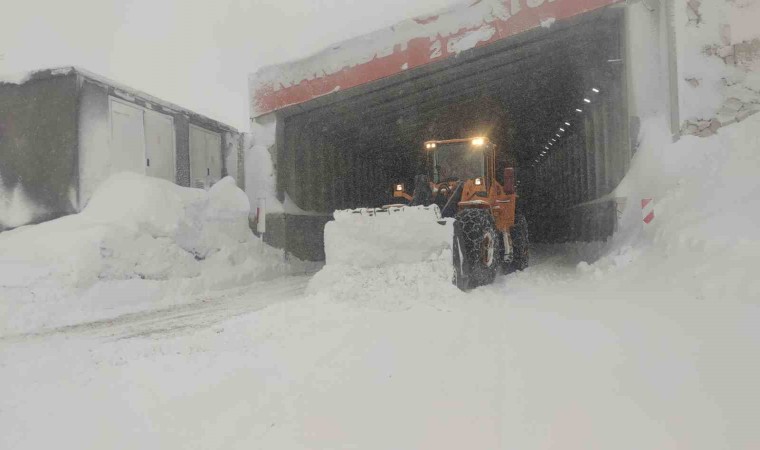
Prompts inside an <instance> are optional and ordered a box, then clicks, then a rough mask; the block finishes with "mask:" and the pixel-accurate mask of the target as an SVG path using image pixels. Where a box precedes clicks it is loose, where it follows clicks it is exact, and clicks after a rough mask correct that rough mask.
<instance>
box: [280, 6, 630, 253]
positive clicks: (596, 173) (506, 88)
mask: <svg viewBox="0 0 760 450" xmlns="http://www.w3.org/2000/svg"><path fill="white" fill-rule="evenodd" d="M624 19H625V8H619V7H612V8H605V9H602V10H598V11H595V12H592V13H587V14H585V15H583V16H580V17H577V18H574V19H570V20H566V21H563V22H560V23H557V24H555V25H554V26H552V27H551V29H550V30H547V29H538V30H533V31H530V32H527V33H523V34H522V35H519V36H515V37H513V38H510V39H507V40H504V41H501V42H497V43H494V44H490V45H488V46H486V47H481V48H475V49H471V50H468V51H466V52H463V53H462V54H460V55H459V56H458V57H457V58H454V59H452V60H448V61H442V62H439V63H434V64H430V65H428V66H424V67H421V68H418V69H415V70H411V71H406V72H404V73H402V74H399V75H397V76H393V77H388V78H385V79H383V80H379V81H377V82H373V83H370V84H369V85H367V86H361V87H358V88H353V89H349V90H346V91H343V92H338V93H335V94H332V95H327V96H324V97H321V98H318V99H315V100H312V101H309V102H307V103H305V104H301V105H297V106H292V107H288V108H285V109H282V110H279V111H277V112H275V113H273V114H271V115H270V116H267V117H271V116H274V117H275V119H276V139H275V143H274V145H273V147H272V148H271V152H272V154H273V159H274V161H275V168H276V174H277V175H276V179H277V180H276V183H277V194H278V197H279V200H280V201H284V199H285V195H286V194H287V196H288V197H289V199H291V200H292V201H293V202H294V203H295V204H296V205H297V206H298V207H300V208H301V209H303V210H306V211H312V212H316V213H318V214H321V215H312V216H298V215H292V214H276V215H274V216H270V217H269V218H268V224H267V225H268V229H269V230H272V231H270V232H269V233H267V234H268V236H267V237H266V238H267V240H268V241H269V242H270V243H271V244H274V245H277V246H279V247H283V248H286V249H287V250H288V251H289V252H291V253H293V254H294V255H295V256H297V257H300V258H305V259H322V258H324V254H323V253H322V252H323V250H322V241H321V239H322V232H323V226H324V223H326V222H327V221H328V220H329V219H330V215H331V213H332V212H333V211H334V210H336V209H344V208H354V207H366V206H381V205H382V204H386V203H388V201H389V200H390V192H391V191H390V189H391V186H392V184H393V183H396V182H398V181H403V182H405V183H407V185H411V181H412V179H413V177H414V175H415V174H417V173H424V172H425V162H426V161H425V157H426V155H425V154H424V152H423V150H422V145H421V144H422V143H423V142H424V141H425V140H426V139H433V138H439V139H446V138H456V137H462V136H472V135H478V134H486V135H488V136H489V137H491V138H492V139H493V140H494V141H495V142H496V143H497V145H498V146H499V147H500V148H501V149H503V150H504V152H503V153H502V158H501V160H500V161H499V171H497V173H500V172H501V168H503V167H505V166H507V165H509V166H514V167H516V168H517V176H518V181H519V182H520V187H519V194H520V195H521V197H522V202H521V206H520V209H521V210H522V212H523V213H524V214H526V215H527V216H528V218H529V222H530V226H531V231H532V237H533V240H535V241H541V242H563V241H567V240H595V239H603V238H605V237H607V236H609V235H610V234H611V233H612V232H613V231H614V228H615V205H614V201H611V200H609V199H605V196H606V195H607V194H609V193H610V192H611V191H612V189H614V187H615V186H616V185H617V183H618V182H619V181H620V180H621V179H622V177H623V176H624V174H625V172H626V171H627V168H628V164H629V161H630V158H631V138H630V132H629V126H630V124H631V121H629V111H628V86H627V78H626V70H627V67H626V60H627V57H626V43H625V25H624V24H625V20H624ZM592 87H597V88H599V89H600V93H599V94H597V95H596V97H594V98H593V99H592V100H593V103H592V104H591V105H590V107H589V108H585V109H586V111H584V113H583V114H581V115H579V116H577V117H573V125H574V126H572V127H571V128H570V131H569V132H568V135H567V136H566V138H565V139H564V140H563V141H562V143H561V144H560V145H558V146H557V147H556V148H555V149H554V150H553V153H552V155H550V157H549V158H547V160H546V161H545V162H543V163H542V164H535V163H534V159H535V157H536V155H537V154H538V153H539V152H540V151H541V150H542V148H543V145H544V143H545V142H546V140H547V139H548V138H549V137H551V136H552V135H553V133H554V132H555V131H556V129H557V127H558V126H559V125H560V124H561V123H562V122H563V121H564V120H565V119H566V118H568V117H570V116H569V114H571V113H572V112H573V111H574V108H575V107H576V106H579V105H583V98H584V97H586V96H588V95H589V90H590V89H591V88H592ZM579 102H580V103H579ZM267 120H271V119H267ZM296 237H297V238H296Z"/></svg>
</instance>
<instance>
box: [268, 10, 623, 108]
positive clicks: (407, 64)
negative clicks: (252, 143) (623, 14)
mask: <svg viewBox="0 0 760 450" xmlns="http://www.w3.org/2000/svg"><path fill="white" fill-rule="evenodd" d="M621 1H623V0H502V2H503V3H504V6H505V7H506V8H508V11H510V13H511V16H510V17H509V18H507V19H503V20H502V19H496V20H493V21H490V22H484V23H482V24H481V25H479V26H477V27H472V28H463V29H460V30H458V31H457V32H455V33H452V34H449V35H446V36H441V35H438V36H436V38H427V37H419V38H414V39H411V40H410V41H408V42H407V43H406V46H405V48H402V46H401V45H397V46H395V47H394V49H393V52H392V53H391V54H389V55H386V56H380V57H378V56H375V57H374V58H372V59H371V60H370V61H368V62H366V63H363V64H357V65H354V66H350V67H344V68H342V69H341V70H339V71H338V72H335V73H331V74H325V75H324V76H321V77H316V78H313V79H307V80H301V81H300V82H299V83H298V84H294V85H290V86H282V85H278V86H275V85H274V83H267V84H261V85H258V86H255V87H254V92H253V102H254V105H253V106H254V108H253V115H254V116H255V117H258V116H261V115H264V114H266V113H269V112H272V111H276V110H278V109H282V108H284V107H286V106H290V105H296V104H299V103H304V102H307V101H309V100H312V99H314V98H317V97H321V96H323V95H327V94H330V93H332V92H335V91H337V90H343V89H348V88H352V87H356V86H360V85H362V84H366V83H369V82H372V81H376V80H379V79H381V78H385V77H389V76H392V75H396V74H398V73H400V72H403V71H404V70H407V69H413V68H416V67H420V66H423V65H426V64H429V63H432V62H437V61H441V60H444V59H447V58H450V57H452V56H455V55H456V54H457V49H456V48H455V47H454V45H453V44H454V43H455V42H457V40H458V39H459V38H462V37H463V36H465V35H467V34H468V33H472V32H477V31H479V30H486V31H488V32H491V31H490V30H494V31H493V34H492V35H491V36H490V37H488V38H485V39H484V40H482V41H480V42H478V43H477V44H476V45H475V47H482V46H484V45H488V44H491V43H493V42H496V41H498V40H501V39H505V38H508V37H511V36H515V35H517V34H520V33H523V32H525V31H528V30H531V29H533V28H537V27H540V26H541V22H542V21H544V20H550V19H555V20H562V19H568V18H570V17H574V16H577V15H579V14H583V13H586V12H589V11H593V10H595V9H599V8H602V7H605V6H609V5H612V4H614V3H619V2H621ZM438 17H440V16H432V17H429V18H425V19H424V20H423V22H422V23H424V24H429V23H432V22H434V21H435V20H436V19H438ZM418 23H420V22H419V21H418ZM489 28H490V30H489ZM284 67H287V65H285V66H284Z"/></svg>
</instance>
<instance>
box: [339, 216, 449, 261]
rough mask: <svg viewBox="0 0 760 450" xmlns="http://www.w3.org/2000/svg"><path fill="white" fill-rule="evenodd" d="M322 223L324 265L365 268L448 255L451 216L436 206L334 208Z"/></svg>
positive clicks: (429, 259) (430, 259)
mask: <svg viewBox="0 0 760 450" xmlns="http://www.w3.org/2000/svg"><path fill="white" fill-rule="evenodd" d="M333 216H334V217H335V220H333V221H330V222H328V223H327V225H326V226H325V258H326V259H325V263H326V265H350V266H357V267H364V268H372V267H382V266H388V265H395V264H413V263H419V262H425V261H432V260H436V259H440V258H441V257H442V255H443V254H444V253H445V254H446V255H449V256H448V257H449V259H450V255H451V245H452V239H453V235H454V231H453V219H443V218H441V212H440V209H439V208H438V206H437V205H431V206H403V205H389V206H385V207H383V208H360V209H350V210H340V211H335V213H334V214H333Z"/></svg>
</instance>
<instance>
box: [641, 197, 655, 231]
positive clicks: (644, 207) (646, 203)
mask: <svg viewBox="0 0 760 450" xmlns="http://www.w3.org/2000/svg"><path fill="white" fill-rule="evenodd" d="M641 217H642V218H643V219H644V223H645V224H647V225H649V224H650V223H652V221H653V220H654V199H651V198H643V199H641Z"/></svg>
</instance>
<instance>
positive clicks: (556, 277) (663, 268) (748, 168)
mask: <svg viewBox="0 0 760 450" xmlns="http://www.w3.org/2000/svg"><path fill="white" fill-rule="evenodd" d="M666 123H667V122H666V121H665V120H664V119H662V118H655V119H650V120H648V121H645V122H644V124H643V129H642V132H643V139H642V142H641V146H640V148H639V150H638V152H637V153H636V155H635V157H634V159H633V161H632V163H631V168H630V170H629V172H628V174H627V175H626V177H625V179H624V180H623V181H622V183H621V184H620V186H618V188H617V189H616V191H615V192H614V194H613V195H614V196H616V197H618V198H625V199H626V200H625V204H626V206H625V208H624V210H623V213H622V217H621V218H620V221H619V230H618V232H617V233H616V234H615V235H614V236H613V237H612V238H611V239H610V240H609V241H608V242H606V243H590V244H567V245H563V246H552V247H551V248H549V249H542V252H543V253H547V252H550V253H551V254H552V256H550V258H554V259H561V260H562V261H561V262H559V263H557V264H558V265H561V266H564V267H569V268H571V269H569V270H568V271H567V272H566V273H559V274H558V273H555V272H551V273H543V269H540V268H530V269H529V270H528V271H527V272H526V273H523V274H518V275H516V276H513V277H508V278H507V279H506V280H505V283H506V285H507V286H510V289H511V288H515V289H518V290H519V289H521V288H522V287H523V286H526V285H528V284H529V285H531V286H534V285H535V284H536V282H537V278H541V279H543V280H544V282H545V283H546V284H547V285H550V284H556V283H557V282H561V283H569V285H572V286H573V287H568V288H567V292H571V291H573V290H574V289H583V290H590V287H592V286H593V291H594V292H595V294H594V295H600V296H601V295H605V294H603V293H605V292H607V293H616V295H621V293H623V292H630V293H631V294H632V295H636V296H638V297H639V298H640V299H641V300H642V301H648V300H652V299H656V300H658V301H659V300H676V299H677V300H679V301H680V300H688V301H697V302H707V303H706V304H711V303H713V302H715V301H720V302H725V303H724V306H726V307H727V305H729V304H736V303H737V302H739V303H743V302H750V303H752V302H757V299H758V298H760V280H758V279H757V277H756V276H755V273H754V270H752V267H754V266H755V264H756V260H757V255H758V254H760V181H759V179H758V177H757V174H758V173H760V155H758V153H757V151H756V150H757V149H758V148H760V133H758V132H757V130H758V129H760V116H757V115H756V116H752V117H750V118H749V119H747V120H746V121H743V122H741V123H739V124H734V125H731V126H728V127H724V128H721V129H720V130H718V133H717V134H716V135H713V136H710V137H707V138H700V137H696V136H685V137H683V138H681V140H679V141H678V142H676V143H670V134H669V131H668V129H667V127H666ZM646 198H652V199H654V202H655V207H654V211H655V219H654V221H653V222H652V223H651V224H649V225H645V224H644V223H643V221H642V215H641V199H646ZM555 262H556V261H555ZM572 268H574V270H573V269H572Z"/></svg>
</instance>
